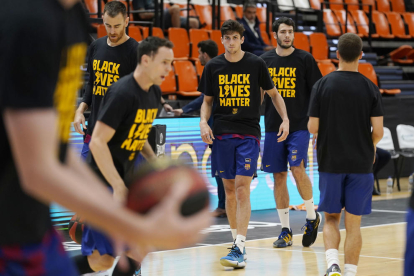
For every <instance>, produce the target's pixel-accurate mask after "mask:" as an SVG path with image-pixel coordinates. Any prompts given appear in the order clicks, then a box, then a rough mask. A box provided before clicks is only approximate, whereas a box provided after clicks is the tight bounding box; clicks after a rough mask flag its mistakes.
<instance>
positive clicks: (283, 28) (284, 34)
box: [272, 17, 295, 49]
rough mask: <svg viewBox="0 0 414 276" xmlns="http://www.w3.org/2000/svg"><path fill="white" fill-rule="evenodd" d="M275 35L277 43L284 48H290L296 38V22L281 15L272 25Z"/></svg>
mask: <svg viewBox="0 0 414 276" xmlns="http://www.w3.org/2000/svg"><path fill="white" fill-rule="evenodd" d="M272 31H273V36H274V38H276V41H277V45H278V46H279V47H281V48H283V49H289V48H290V47H292V45H293V40H294V39H295V22H294V21H293V20H292V19H291V18H287V17H280V18H279V19H277V20H276V21H275V22H273V26H272Z"/></svg>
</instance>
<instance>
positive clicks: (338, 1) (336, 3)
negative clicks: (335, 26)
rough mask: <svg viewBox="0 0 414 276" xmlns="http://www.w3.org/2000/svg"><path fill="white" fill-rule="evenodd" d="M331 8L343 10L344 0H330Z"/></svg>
mask: <svg viewBox="0 0 414 276" xmlns="http://www.w3.org/2000/svg"><path fill="white" fill-rule="evenodd" d="M329 8H330V9H331V10H343V9H344V4H343V1H342V0H329Z"/></svg>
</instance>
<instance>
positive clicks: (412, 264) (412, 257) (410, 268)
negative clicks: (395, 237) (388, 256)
mask: <svg viewBox="0 0 414 276" xmlns="http://www.w3.org/2000/svg"><path fill="white" fill-rule="evenodd" d="M406 243H407V244H406V247H405V262H404V276H412V275H413V273H414V210H413V209H411V208H409V209H408V214H407V241H406Z"/></svg>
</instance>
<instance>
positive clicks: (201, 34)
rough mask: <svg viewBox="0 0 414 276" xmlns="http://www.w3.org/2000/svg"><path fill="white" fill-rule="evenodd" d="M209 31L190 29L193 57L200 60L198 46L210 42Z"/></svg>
mask: <svg viewBox="0 0 414 276" xmlns="http://www.w3.org/2000/svg"><path fill="white" fill-rule="evenodd" d="M208 38H209V37H208V33H207V30H204V29H190V42H191V44H192V47H191V48H192V50H191V57H192V58H198V47H197V44H198V43H199V42H200V41H203V40H208Z"/></svg>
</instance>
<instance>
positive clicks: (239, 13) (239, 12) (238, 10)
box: [236, 5, 243, 19]
mask: <svg viewBox="0 0 414 276" xmlns="http://www.w3.org/2000/svg"><path fill="white" fill-rule="evenodd" d="M236 17H237V18H239V19H242V18H243V5H237V6H236Z"/></svg>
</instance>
